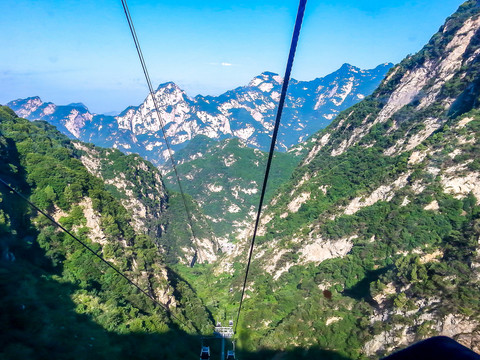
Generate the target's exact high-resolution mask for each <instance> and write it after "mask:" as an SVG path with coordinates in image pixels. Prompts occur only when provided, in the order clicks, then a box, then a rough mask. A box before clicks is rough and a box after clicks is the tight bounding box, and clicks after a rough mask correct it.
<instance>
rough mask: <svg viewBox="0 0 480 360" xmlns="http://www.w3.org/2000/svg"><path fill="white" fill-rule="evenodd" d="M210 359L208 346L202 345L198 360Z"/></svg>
mask: <svg viewBox="0 0 480 360" xmlns="http://www.w3.org/2000/svg"><path fill="white" fill-rule="evenodd" d="M209 359H210V347H209V346H202V351H200V360H209Z"/></svg>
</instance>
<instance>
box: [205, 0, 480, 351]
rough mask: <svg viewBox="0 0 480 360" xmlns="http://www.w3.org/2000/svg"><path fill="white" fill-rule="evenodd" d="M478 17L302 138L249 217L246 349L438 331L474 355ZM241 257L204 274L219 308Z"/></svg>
mask: <svg viewBox="0 0 480 360" xmlns="http://www.w3.org/2000/svg"><path fill="white" fill-rule="evenodd" d="M479 13H480V6H479V4H478V2H477V1H467V2H466V3H465V4H463V5H462V6H461V7H460V8H459V10H458V11H457V12H456V13H455V14H454V15H452V16H451V17H450V18H448V19H447V21H446V23H445V25H444V26H442V27H441V29H440V31H439V32H438V33H437V34H436V35H434V36H433V37H432V39H431V41H430V42H429V43H428V44H427V45H426V46H425V47H424V48H423V49H422V50H421V51H420V52H419V53H418V54H416V55H414V56H411V57H408V58H407V59H405V60H404V61H402V62H401V63H400V64H398V65H396V66H395V67H394V68H393V69H392V70H391V71H390V73H389V74H388V75H387V77H386V79H385V80H384V81H383V82H382V84H381V85H380V87H379V88H378V89H377V90H376V91H375V92H374V93H373V95H372V96H369V97H367V98H366V99H365V100H363V101H362V102H360V103H359V104H357V105H355V106H353V107H352V108H350V109H348V110H346V111H344V112H343V113H341V114H340V115H339V116H338V117H337V118H336V120H335V121H334V122H333V123H332V124H331V125H330V126H329V127H328V128H327V129H325V130H324V131H322V132H320V133H319V134H317V135H315V138H316V139H317V140H316V144H315V145H314V146H313V148H312V150H311V151H310V153H309V154H308V155H307V156H306V157H305V159H304V160H303V161H302V163H301V165H300V166H299V167H298V168H297V169H296V171H295V172H294V175H293V178H292V181H291V182H290V183H289V184H287V185H285V186H284V187H283V188H282V189H281V190H279V191H278V195H277V196H275V197H274V199H273V200H272V201H271V203H270V204H269V206H268V209H267V211H266V212H265V214H264V217H263V220H262V227H261V229H260V237H259V238H257V247H256V250H255V254H254V260H253V264H252V270H251V275H250V282H249V284H248V288H247V300H246V301H245V310H244V312H245V315H244V319H243V324H241V328H242V330H241V332H242V336H243V337H244V338H245V339H249V342H250V343H253V344H254V345H252V346H261V347H266V348H278V349H285V348H289V347H293V346H301V347H308V346H319V347H321V348H324V349H331V350H337V351H338V352H340V354H342V355H345V356H348V357H351V358H360V357H362V356H365V355H367V356H371V357H372V358H378V357H379V356H381V355H383V354H385V353H389V352H391V351H392V350H394V349H397V348H399V347H403V346H405V345H407V344H409V343H411V342H413V341H415V340H418V339H421V338H424V337H426V336H431V335H434V334H445V335H448V336H451V337H455V338H456V339H458V340H460V341H461V342H463V343H465V344H466V345H467V346H470V347H473V348H474V349H475V350H476V351H478V350H480V344H479V342H478V338H479V336H480V333H479V332H478V329H479V324H480V315H479V314H480V307H479V303H478V301H477V299H478V298H479V297H480V283H479V278H480V273H479V271H478V264H477V263H478V252H479V251H480V248H479V239H480V228H479V226H478V224H479V221H480V206H479V205H480V190H479V187H478V183H479V182H478V181H479V180H480V173H479V162H478V153H479V150H480V132H479V130H480V113H479V104H480V103H479V87H478V85H479V81H480V71H479V70H480V67H479V64H480V51H479V49H480V30H479V29H480V16H479ZM244 245H245V246H246V242H245V243H244ZM244 253H245V248H244V246H242V245H239V247H238V249H237V251H236V252H234V253H233V254H232V255H231V256H229V257H226V258H225V259H224V261H223V262H222V263H221V264H219V266H218V267H217V268H215V270H214V271H217V272H218V273H220V272H226V274H233V278H231V277H230V276H227V275H226V274H225V276H224V277H222V278H221V281H219V283H217V284H216V286H220V284H222V286H224V287H225V288H226V289H227V288H229V287H232V288H233V289H234V293H233V294H227V292H225V295H223V296H221V297H219V299H220V301H223V302H225V304H231V303H232V302H235V301H238V299H239V291H240V290H241V285H242V275H243V274H242V272H243V269H241V270H240V269H239V266H231V264H232V263H235V262H239V261H242V262H244V261H245V260H244ZM226 306H227V308H228V310H227V311H229V312H233V311H235V309H234V306H229V305H226Z"/></svg>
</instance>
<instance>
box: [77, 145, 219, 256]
mask: <svg viewBox="0 0 480 360" xmlns="http://www.w3.org/2000/svg"><path fill="white" fill-rule="evenodd" d="M72 145H73V146H74V147H75V150H76V151H75V154H76V155H77V156H78V158H79V159H80V160H81V161H82V163H83V165H84V166H85V167H86V168H87V169H88V171H89V172H90V173H91V174H92V175H94V176H96V177H99V178H101V179H102V181H104V183H105V186H106V189H107V190H108V191H109V192H110V193H112V195H113V196H114V197H115V198H116V199H117V200H119V201H120V202H121V203H122V205H123V206H124V207H125V208H126V209H127V211H128V213H129V215H130V216H131V218H132V225H133V227H134V228H135V229H136V230H137V231H138V232H141V233H145V234H147V235H149V236H150V237H152V239H154V241H155V242H156V244H157V246H158V247H159V249H160V250H161V251H162V253H163V254H164V256H165V260H166V261H167V262H169V263H173V262H177V261H181V262H184V263H190V262H191V261H192V258H193V256H194V254H195V252H197V255H198V259H197V260H198V262H200V263H202V262H204V261H213V260H216V258H217V255H218V242H217V239H216V236H215V235H214V234H213V233H212V231H211V229H210V225H209V223H208V221H207V219H205V217H204V215H203V214H202V211H201V210H200V209H199V208H198V205H197V204H196V203H194V202H193V201H192V200H191V199H190V198H187V199H186V200H187V202H188V204H187V206H188V207H189V209H191V210H190V211H192V213H193V214H194V216H195V220H196V221H194V223H193V226H194V233H195V236H196V237H195V238H194V237H193V236H192V233H191V232H190V231H189V230H188V229H186V228H185V223H188V219H187V218H186V213H185V207H184V204H183V201H182V200H181V198H180V196H179V194H176V193H175V192H167V191H166V189H165V188H164V185H163V179H162V176H161V174H160V171H159V170H158V169H157V168H156V167H155V166H153V165H152V164H151V163H150V162H148V161H145V160H143V159H142V158H141V157H140V156H138V155H135V154H131V155H128V156H126V155H124V154H123V153H121V152H120V151H119V150H115V149H104V148H101V147H96V146H94V145H91V144H87V143H82V142H79V141H73V142H72Z"/></svg>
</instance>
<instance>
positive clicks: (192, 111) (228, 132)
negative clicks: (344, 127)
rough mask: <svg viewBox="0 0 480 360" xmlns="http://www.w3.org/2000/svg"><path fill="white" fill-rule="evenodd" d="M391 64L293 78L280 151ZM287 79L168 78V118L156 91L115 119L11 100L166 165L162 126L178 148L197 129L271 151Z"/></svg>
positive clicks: (99, 141) (163, 95)
mask: <svg viewBox="0 0 480 360" xmlns="http://www.w3.org/2000/svg"><path fill="white" fill-rule="evenodd" d="M348 67H349V68H352V69H353V68H354V67H352V66H350V65H349V66H348ZM387 70H388V68H386V67H385V68H384V69H383V72H382V71H378V70H375V69H374V70H365V71H364V72H361V73H360V72H358V73H354V72H350V73H348V74H347V75H345V76H342V75H341V74H336V75H334V76H332V75H327V76H326V77H324V78H318V79H315V80H313V81H297V80H294V79H292V81H291V82H290V85H289V92H288V98H287V101H286V104H285V115H286V119H287V120H286V121H284V122H283V123H282V130H281V132H282V136H281V137H280V139H279V149H280V150H287V149H288V148H289V147H291V146H292V145H296V144H297V143H298V142H299V141H302V140H303V139H305V138H307V137H308V136H310V135H311V134H313V133H314V132H315V131H317V130H319V129H321V128H322V127H324V126H326V125H328V124H329V123H330V121H331V120H332V119H333V118H334V117H335V116H336V115H337V114H338V113H339V112H340V111H341V110H343V109H346V108H347V107H349V106H350V105H352V104H354V103H356V102H358V101H359V100H361V99H363V98H364V97H365V96H366V95H368V94H370V93H371V92H372V91H373V90H374V88H375V87H376V86H377V85H378V83H379V82H380V81H381V79H382V78H383V75H384V74H385V73H386V71H387ZM282 81H283V79H282V78H281V76H279V75H278V74H275V73H272V72H268V71H267V72H263V73H262V74H260V75H258V76H256V77H255V78H254V79H253V80H252V81H251V82H250V83H249V84H248V85H247V86H244V87H239V88H237V89H235V90H231V91H228V92H226V93H224V94H222V95H220V96H205V97H204V96H197V97H195V98H193V99H192V98H189V97H188V96H187V94H186V93H185V91H183V90H182V89H180V88H179V87H178V86H177V85H176V84H175V83H173V82H167V83H163V84H161V85H160V86H159V87H158V88H157V90H156V92H155V97H156V100H157V104H158V106H159V113H160V114H159V116H160V118H158V116H157V114H156V111H155V106H154V103H153V101H152V98H151V96H150V95H149V96H147V98H146V99H145V101H144V102H143V103H142V104H140V105H139V106H131V107H129V108H127V109H126V110H124V111H123V112H121V113H120V114H119V115H118V116H115V117H113V116H106V115H94V114H91V113H90V112H89V111H88V109H87V108H86V107H84V106H77V105H75V106H58V107H56V106H55V105H53V104H51V105H49V104H45V103H41V101H40V100H37V101H33V100H32V102H34V103H35V104H36V105H34V106H33V105H29V104H28V102H27V101H25V100H24V101H19V100H18V101H15V102H11V103H9V105H10V106H11V107H12V109H13V110H14V111H17V112H18V113H19V114H21V116H24V117H26V118H28V119H31V120H34V119H43V120H46V121H48V122H50V123H52V124H54V125H55V126H57V127H58V128H59V130H61V131H62V132H64V133H66V134H67V135H68V136H71V137H74V138H77V139H79V140H83V141H90V142H94V143H95V144H96V145H99V146H105V147H115V148H118V149H120V150H122V151H124V152H127V153H132V152H136V153H138V154H140V155H141V156H142V157H144V158H146V159H148V160H151V161H152V162H154V163H155V164H157V165H162V164H164V163H165V161H166V160H167V151H166V148H165V144H164V141H163V135H162V134H161V126H162V124H164V125H165V130H166V133H167V137H168V139H169V142H170V143H171V144H172V148H173V150H174V151H178V150H179V149H181V148H183V147H185V146H186V145H187V143H188V142H190V141H191V140H192V139H193V138H194V137H195V136H197V135H205V136H208V137H209V138H211V139H216V140H221V139H224V138H230V137H236V138H240V139H243V140H244V141H245V143H246V144H247V145H248V146H250V147H254V148H257V149H263V150H266V149H267V148H268V146H269V143H270V139H269V133H270V132H271V130H272V128H273V121H274V117H275V109H276V104H277V102H278V101H279V98H280V91H281V84H282ZM32 109H35V110H34V111H33V110H32Z"/></svg>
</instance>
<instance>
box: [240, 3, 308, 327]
mask: <svg viewBox="0 0 480 360" xmlns="http://www.w3.org/2000/svg"><path fill="white" fill-rule="evenodd" d="M306 3H307V0H300V3H299V5H298V11H297V18H296V20H295V28H294V30H293V36H292V43H291V45H290V53H289V55H288V61H287V67H286V70H285V77H284V80H283V85H282V93H281V96H280V101H279V103H278V110H277V116H276V119H275V128H274V129H273V134H272V142H271V144H270V152H269V154H268V160H267V166H266V168H265V177H264V179H263V186H262V193H261V195H260V203H259V205H258V210H257V218H256V220H255V228H254V230H253V236H252V241H251V243H250V251H249V255H248V262H247V267H246V270H245V278H244V280H243V288H242V295H241V297H240V304H239V306H238V312H237V321H236V322H235V330H234V333H236V332H237V326H238V320H239V318H240V312H241V311H242V304H243V298H244V295H245V288H246V286H247V278H248V272H249V270H250V263H251V261H252V254H253V247H254V245H255V238H256V236H257V230H258V225H259V222H260V216H261V213H262V206H263V200H264V197H265V191H266V188H267V182H268V176H269V174H270V167H271V164H272V159H273V154H274V150H275V144H276V141H277V135H278V129H279V127H280V119H281V117H282V111H283V105H284V103H285V97H286V95H287V88H288V82H289V81H290V74H291V72H292V66H293V60H294V58H295V51H296V49H297V43H298V38H299V35H300V29H301V27H302V21H303V15H304V13H305V6H306Z"/></svg>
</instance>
